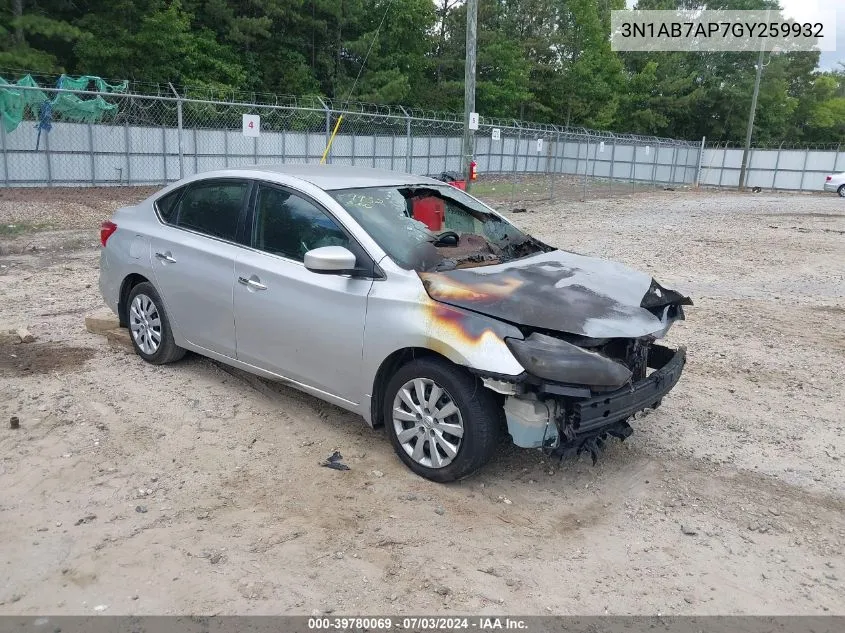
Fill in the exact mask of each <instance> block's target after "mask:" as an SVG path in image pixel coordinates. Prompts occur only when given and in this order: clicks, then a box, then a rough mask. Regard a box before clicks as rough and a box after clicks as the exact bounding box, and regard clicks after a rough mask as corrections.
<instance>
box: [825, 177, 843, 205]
mask: <svg viewBox="0 0 845 633" xmlns="http://www.w3.org/2000/svg"><path fill="white" fill-rule="evenodd" d="M824 190H825V191H830V192H834V191H835V192H836V193H838V194H839V196H840V197H841V198H845V171H842V172H839V173H838V174H830V175H829V176H827V177H826V178H825V179H824Z"/></svg>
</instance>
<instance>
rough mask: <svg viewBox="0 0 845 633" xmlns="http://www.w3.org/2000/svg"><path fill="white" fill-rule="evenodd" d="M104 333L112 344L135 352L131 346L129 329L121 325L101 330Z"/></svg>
mask: <svg viewBox="0 0 845 633" xmlns="http://www.w3.org/2000/svg"><path fill="white" fill-rule="evenodd" d="M103 334H105V335H106V340H107V341H108V342H109V343H111V344H112V345H116V346H118V347H122V348H123V349H125V350H126V351H129V352H132V353H133V354H134V353H135V348H134V347H132V339H131V338H130V337H129V330H128V329H127V328H123V327H116V328H112V329H111V330H106V331H105V332H103Z"/></svg>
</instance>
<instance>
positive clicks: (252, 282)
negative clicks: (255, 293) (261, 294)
mask: <svg viewBox="0 0 845 633" xmlns="http://www.w3.org/2000/svg"><path fill="white" fill-rule="evenodd" d="M238 283H239V284H242V285H244V286H246V287H247V288H252V289H253V290H267V286H265V285H264V284H263V283H261V281H260V280H259V279H258V277H256V276H255V275H253V276H252V277H250V278H249V279H247V278H246V277H238Z"/></svg>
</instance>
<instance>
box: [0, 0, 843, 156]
mask: <svg viewBox="0 0 845 633" xmlns="http://www.w3.org/2000/svg"><path fill="white" fill-rule="evenodd" d="M776 4H777V3H776V2H775V1H774V0H639V1H638V7H639V8H643V9H645V8H650V9H657V8H660V9H669V8H676V7H679V6H684V7H687V8H731V9H749V8H761V7H766V6H776ZM625 5H626V2H625V0H601V1H600V2H597V1H596V0H479V14H478V55H477V89H476V109H477V110H478V111H479V112H481V113H482V114H483V115H487V116H494V117H502V118H522V119H529V120H535V121H541V122H550V123H556V124H559V125H567V124H568V125H571V126H589V127H597V128H603V129H610V130H615V131H619V132H635V133H642V134H654V135H661V136H674V137H680V138H688V139H697V138H700V137H701V136H705V135H706V136H707V137H708V139H710V140H712V141H728V140H730V141H734V142H737V141H741V140H742V139H743V138H744V136H745V126H746V122H747V117H748V109H749V106H750V101H751V91H752V87H753V83H754V74H755V64H756V54H754V53H750V52H749V53H709V54H692V53H616V52H614V51H612V50H611V48H610V44H609V39H608V32H609V25H610V12H611V11H612V10H613V9H622V8H624V7H625ZM388 7H389V8H388ZM382 20H384V21H383V23H382ZM380 24H381V28H380V30H379V25H380ZM377 30H378V35H377V37H376V32H377ZM465 33H466V3H465V2H464V1H463V0H392V2H391V1H390V0H109V1H108V2H103V1H102V0H73V1H71V0H5V1H4V2H0V68H3V69H25V70H28V71H37V72H42V73H62V72H68V73H73V74H91V75H98V76H102V77H110V78H118V79H130V80H138V81H144V82H154V83H160V84H165V83H167V82H172V83H173V84H175V85H177V86H178V85H181V86H191V87H192V90H191V93H192V94H196V93H197V91H196V90H194V88H197V87H198V88H200V93H202V92H203V89H207V90H205V92H216V93H218V94H220V93H223V94H228V95H231V94H233V93H236V92H244V91H246V92H262V93H275V94H292V95H306V94H311V95H313V94H320V95H324V96H326V97H329V98H331V99H333V100H334V101H335V102H336V103H338V102H339V103H340V104H343V103H344V102H345V100H347V99H350V100H352V101H370V102H376V103H387V104H406V105H411V106H413V107H417V108H428V109H440V110H450V111H460V110H462V109H463V99H464V85H463V82H464V59H465V53H466V51H465ZM368 55H369V56H368ZM365 58H366V62H365ZM764 63H765V68H764V72H763V81H762V85H761V89H760V97H759V102H758V110H757V118H756V125H755V132H754V139H755V141H756V142H759V143H779V142H781V141H788V142H840V141H842V142H845V123H843V121H845V113H843V108H845V105H843V100H844V99H845V74H843V72H842V71H838V72H827V73H820V72H818V71H817V70H816V65H817V63H818V53H790V54H785V55H774V56H770V55H767V56H766V59H765V62H764ZM21 74H23V73H21ZM9 75H11V73H9V72H6V76H9ZM315 116H316V117H317V118H318V119H319V117H320V114H319V113H317V114H316V115H315ZM280 124H281V122H280ZM319 124H320V122H319V121H317V120H315V122H313V125H319ZM301 125H303V126H305V127H309V128H310V127H311V126H312V122H310V121H308V122H304V121H303V122H302V123H301Z"/></svg>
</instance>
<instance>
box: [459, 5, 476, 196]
mask: <svg viewBox="0 0 845 633" xmlns="http://www.w3.org/2000/svg"><path fill="white" fill-rule="evenodd" d="M466 7H467V54H466V63H465V65H464V143H463V148H462V154H463V160H464V164H463V170H464V182H465V183H466V188H467V191H469V189H470V186H471V185H470V179H469V164H470V161H472V156H473V153H474V147H473V146H474V145H475V142H474V141H475V138H474V136H473V131H472V130H470V129H469V113H470V112H474V111H475V48H476V42H477V39H478V28H477V25H478V0H466Z"/></svg>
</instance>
